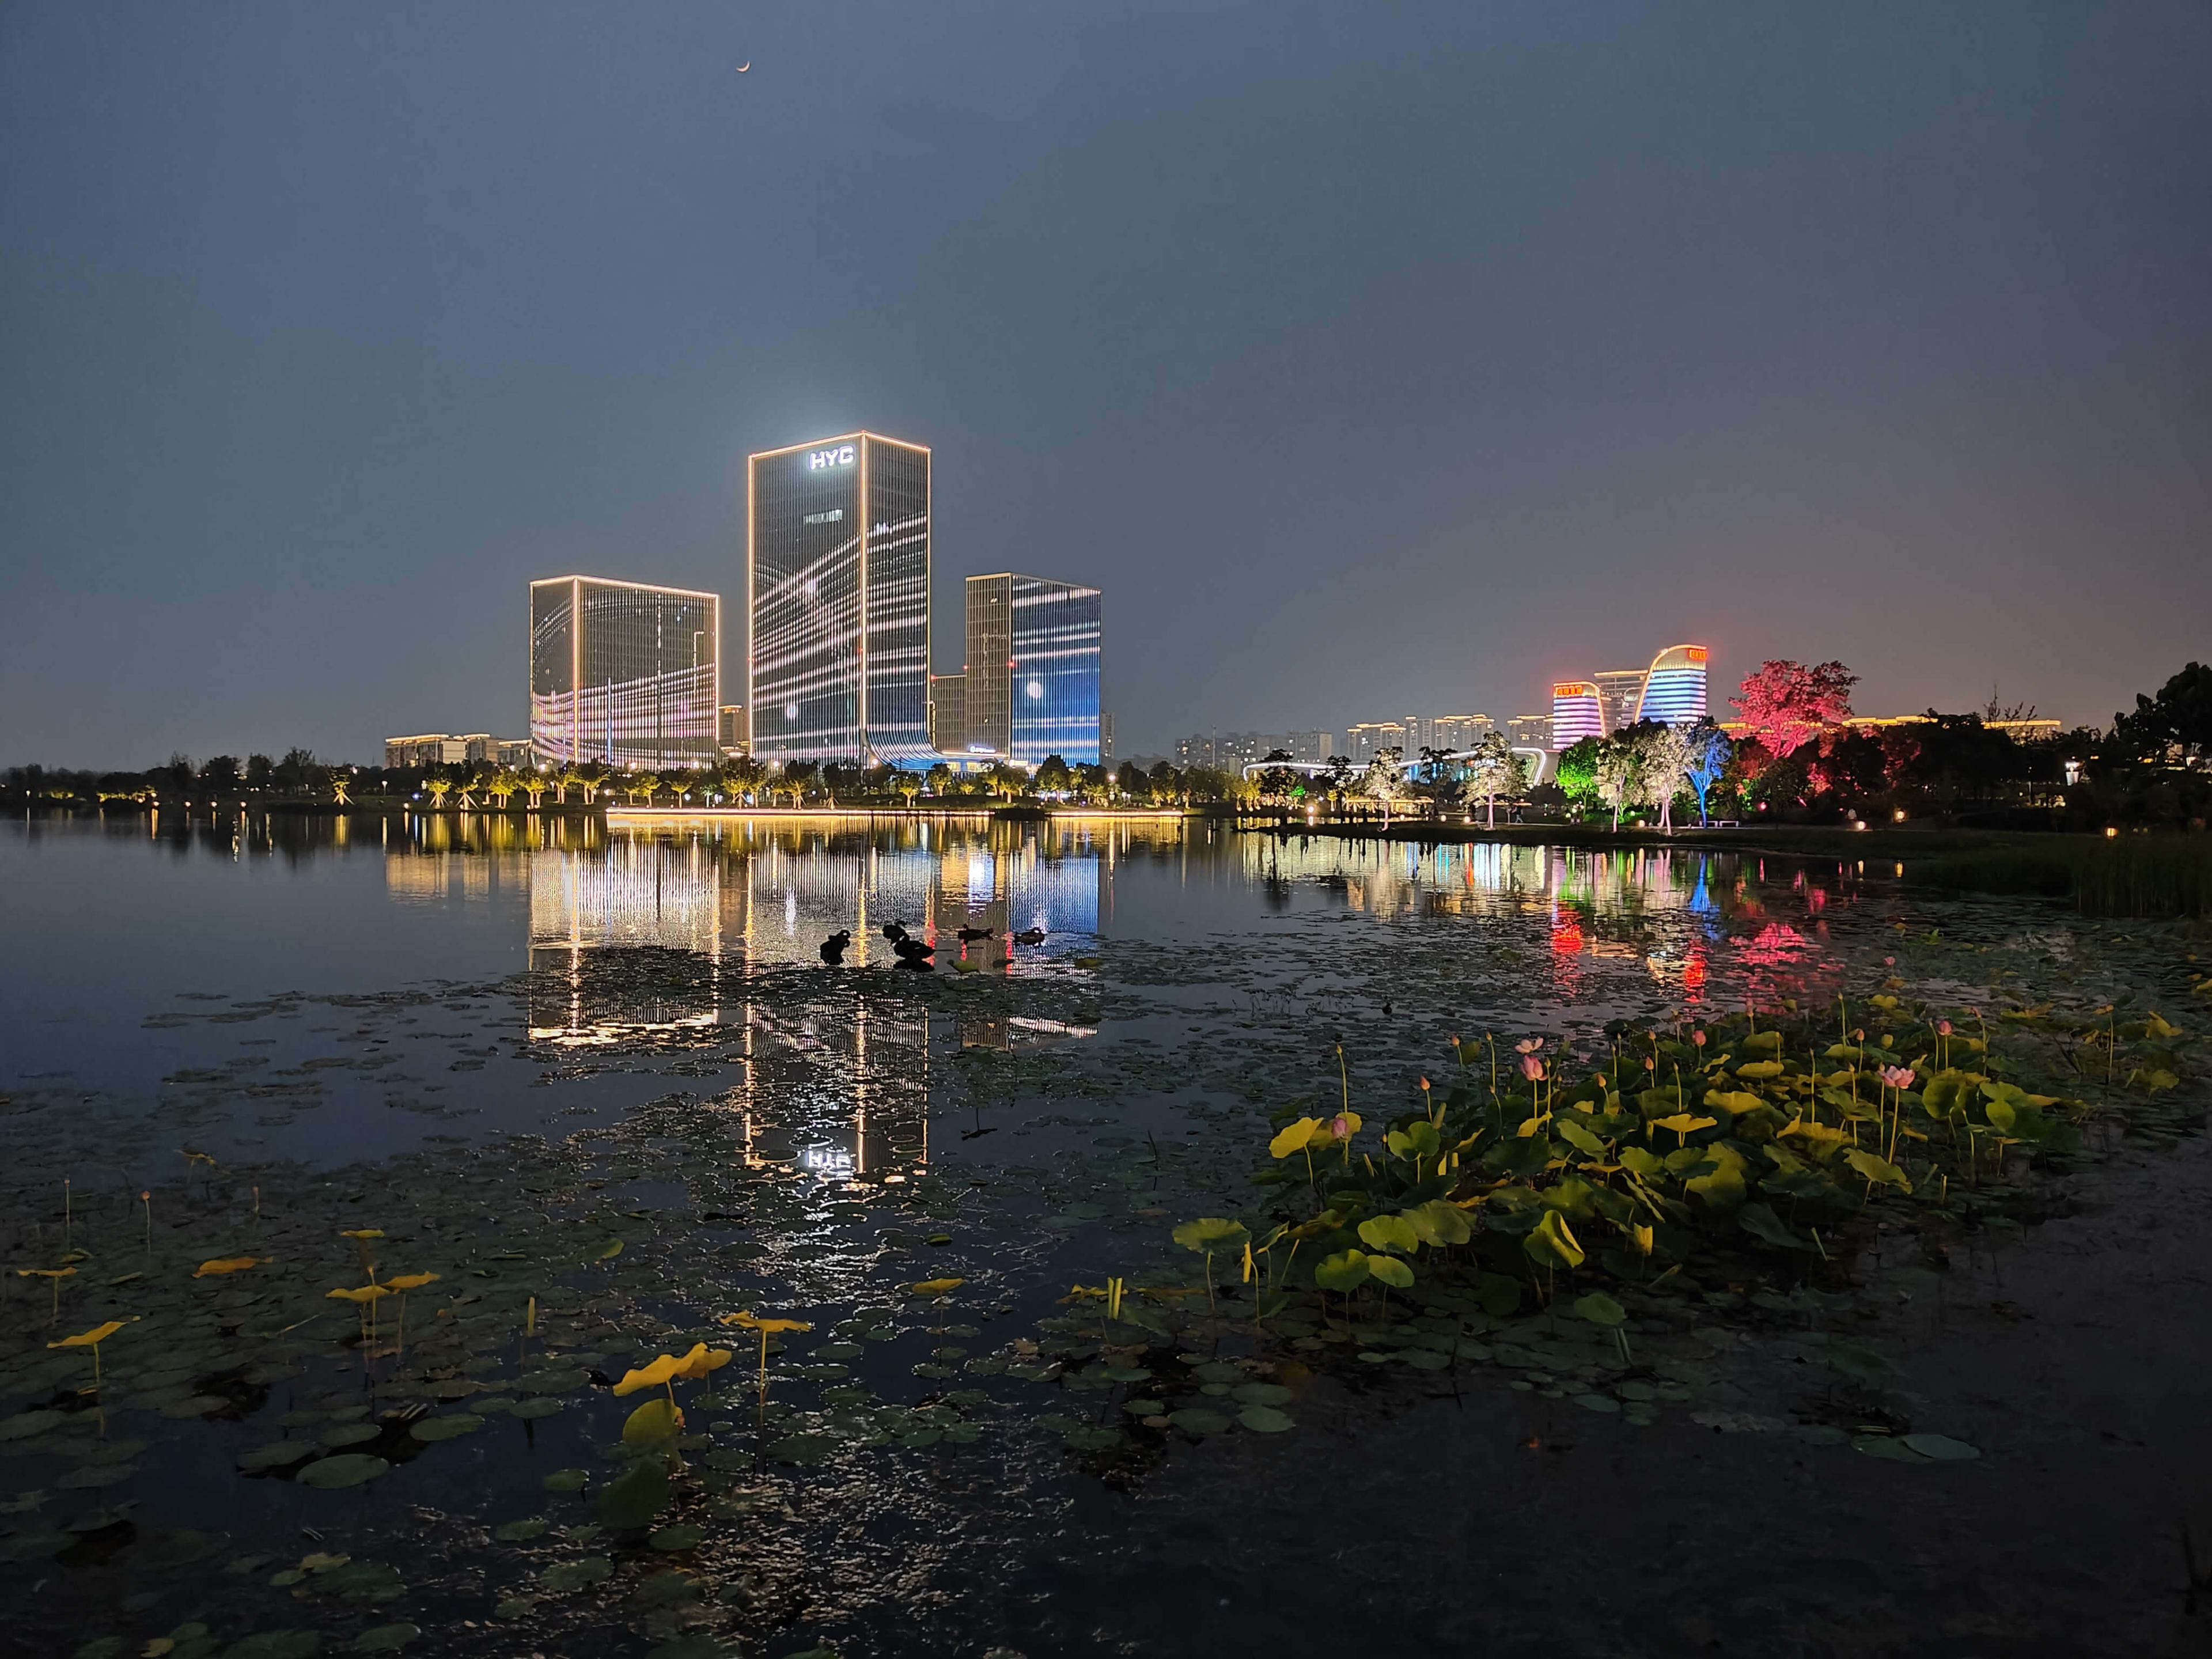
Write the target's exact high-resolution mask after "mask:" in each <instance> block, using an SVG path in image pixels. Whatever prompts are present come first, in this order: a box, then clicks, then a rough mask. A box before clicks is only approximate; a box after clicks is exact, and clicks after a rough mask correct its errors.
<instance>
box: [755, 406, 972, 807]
mask: <svg viewBox="0 0 2212 1659" xmlns="http://www.w3.org/2000/svg"><path fill="white" fill-rule="evenodd" d="M929 462H930V456H929V451H928V450H927V448H925V447H922V446H921V445H919V444H908V443H900V442H898V441H895V440H893V439H890V438H883V437H878V436H877V435H875V434H873V433H872V432H855V433H850V434H848V435H845V436H842V437H837V438H824V439H820V440H817V441H815V442H812V443H805V444H794V445H793V446H791V447H789V448H787V449H775V450H767V451H763V453H759V454H757V455H752V456H750V457H748V458H747V459H746V462H745V498H746V503H747V506H746V526H747V527H746V538H745V570H746V574H745V592H746V605H747V611H748V614H749V616H750V618H751V623H752V628H751V649H750V653H749V654H748V657H747V663H746V667H747V681H748V690H747V692H746V696H745V705H746V707H747V708H749V709H750V710H751V714H752V721H751V723H752V752H753V754H754V756H755V757H757V758H758V759H761V760H764V761H848V762H857V763H863V764H867V763H880V762H889V763H892V764H894V765H911V764H915V763H927V759H928V757H929V755H930V752H931V744H930V737H929Z"/></svg>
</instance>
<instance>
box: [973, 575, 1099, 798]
mask: <svg viewBox="0 0 2212 1659" xmlns="http://www.w3.org/2000/svg"><path fill="white" fill-rule="evenodd" d="M1099 632H1100V596H1099V592H1098V590H1097V588H1095V587H1079V586H1076V585H1075V584H1074V583H1073V582H1060V581H1053V580H1048V578H1046V577H1042V576H1017V575H1013V574H1005V573H1002V574H999V575H995V576H970V577H969V579H968V669H967V679H968V684H967V693H968V699H967V700H968V711H967V713H968V726H967V736H968V743H967V746H968V747H969V749H971V750H972V749H988V750H993V751H994V752H996V753H998V754H1000V755H1004V756H1005V757H1006V758H1007V759H1009V760H1011V761H1012V762H1013V763H1015V764H1017V765H1020V766H1034V765H1036V763H1038V762H1040V761H1042V760H1043V759H1044V758H1045V757H1047V756H1048V755H1057V756H1059V757H1060V758H1061V759H1062V760H1064V761H1066V763H1068V764H1069V765H1071V766H1076V765H1091V766H1095V765H1097V763H1098V752H1099V751H1098V641H1099Z"/></svg>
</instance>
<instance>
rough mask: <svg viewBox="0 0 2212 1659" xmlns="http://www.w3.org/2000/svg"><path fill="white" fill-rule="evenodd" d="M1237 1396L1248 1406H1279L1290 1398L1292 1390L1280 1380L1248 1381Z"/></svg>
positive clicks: (1238, 1390) (1238, 1391)
mask: <svg viewBox="0 0 2212 1659" xmlns="http://www.w3.org/2000/svg"><path fill="white" fill-rule="evenodd" d="M1236 1397H1237V1400H1238V1401H1240V1402H1241V1403H1243V1404H1244V1405H1247V1406H1279V1405H1281V1404H1283V1403H1284V1402H1285V1401H1287V1400H1289V1399H1290V1397H1291V1391H1290V1390H1289V1389H1286V1388H1285V1387H1284V1386H1283V1385H1282V1384H1281V1383H1246V1384H1245V1385H1244V1386H1243V1388H1241V1389H1237V1391H1236Z"/></svg>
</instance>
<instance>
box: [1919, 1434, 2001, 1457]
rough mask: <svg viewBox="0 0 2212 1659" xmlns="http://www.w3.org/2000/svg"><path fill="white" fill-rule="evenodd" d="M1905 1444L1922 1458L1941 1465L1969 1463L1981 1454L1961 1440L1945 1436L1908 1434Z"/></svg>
mask: <svg viewBox="0 0 2212 1659" xmlns="http://www.w3.org/2000/svg"><path fill="white" fill-rule="evenodd" d="M1904 1438H1905V1444H1906V1445H1908V1446H1910V1447H1911V1448H1912V1449H1913V1450H1915V1451H1917V1452H1918V1453H1919V1454H1920V1455H1922V1456H1923V1457H1932V1458H1934V1459H1936V1461H1937V1462H1942V1463H1966V1462H1972V1461H1973V1460H1974V1459H1975V1458H1978V1457H1979V1456H1980V1455H1982V1454H1981V1453H1980V1451H1979V1450H1978V1449H1976V1448H1974V1447H1972V1446H1970V1445H1968V1444H1967V1443H1966V1442H1965V1441H1963V1440H1954V1439H1952V1438H1951V1437H1950V1436H1948V1435H1947V1434H1908V1435H1906V1436H1905V1437H1904Z"/></svg>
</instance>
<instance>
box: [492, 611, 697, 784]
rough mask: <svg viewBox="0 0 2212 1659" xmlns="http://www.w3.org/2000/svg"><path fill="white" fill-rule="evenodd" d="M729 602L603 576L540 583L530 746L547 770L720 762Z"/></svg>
mask: <svg viewBox="0 0 2212 1659" xmlns="http://www.w3.org/2000/svg"><path fill="white" fill-rule="evenodd" d="M720 613H721V600H720V599H719V598H718V597H717V596H716V595H714V594H712V593H699V592H692V591H691V590H690V589H689V588H680V587H653V586H647V584H645V583H642V582H625V581H615V580H611V579H609V578H606V577H601V576H555V577H549V578H547V579H546V580H542V581H535V582H532V583H531V585H530V744H531V748H532V750H533V751H534V752H535V754H536V755H537V757H538V761H539V763H541V764H550V765H562V764H567V763H574V762H579V761H598V762H600V763H604V764H605V765H608V766H616V767H623V768H635V767H647V768H656V769H669V768H679V769H680V768H690V767H698V766H707V765H711V764H712V763H714V759H715V758H716V753H717V744H716V741H715V738H716V735H717V734H716V725H717V714H718V711H719V710H720V706H721V676H720V666H719V658H720V650H719V642H720V638H721V621H720Z"/></svg>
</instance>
